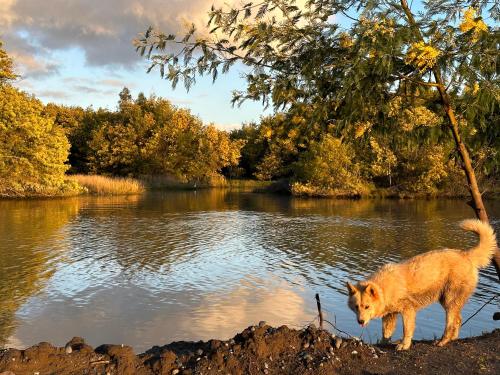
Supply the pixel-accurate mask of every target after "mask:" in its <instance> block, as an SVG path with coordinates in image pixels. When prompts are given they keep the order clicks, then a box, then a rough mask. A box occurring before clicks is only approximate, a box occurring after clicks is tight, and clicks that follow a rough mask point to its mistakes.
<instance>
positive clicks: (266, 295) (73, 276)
mask: <svg viewBox="0 0 500 375" xmlns="http://www.w3.org/2000/svg"><path fill="white" fill-rule="evenodd" d="M487 206H488V209H489V214H490V217H491V218H492V219H493V220H492V223H493V225H494V226H495V227H496V229H497V231H498V229H500V221H499V220H498V218H499V217H500V202H488V204H487ZM472 216H473V212H472V210H471V209H470V208H469V207H468V206H466V205H465V204H464V203H463V202H461V201H458V200H457V201H455V200H441V201H438V200H430V201H424V200H418V201H394V200H360V201H341V200H326V199H325V200H322V199H320V200H314V199H297V198H291V197H286V196H273V195H265V194H252V193H241V192H240V193H238V192H231V191H225V190H202V191H185V192H165V193H151V194H146V195H142V196H128V197H104V198H101V197H77V198H70V199H57V200H25V201H0V239H1V241H0V346H2V345H4V346H10V347H27V346H30V345H32V344H35V343H38V342H40V341H49V342H51V343H53V344H56V345H59V346H63V345H64V344H65V343H66V342H67V341H68V340H69V339H71V337H73V336H82V337H84V338H85V339H86V341H87V342H88V343H89V344H90V345H93V346H96V345H98V344H103V343H115V344H122V343H123V344H128V345H131V346H133V348H134V349H135V350H136V352H141V351H144V350H146V349H148V348H150V347H151V346H153V345H162V344H166V343H169V342H171V341H176V340H195V341H196V340H207V339H211V338H218V339H227V338H229V337H232V336H233V335H234V334H236V333H237V332H240V331H241V330H242V329H244V328H246V327H247V326H249V325H251V324H256V323H258V322H259V321H261V320H265V321H266V322H268V323H269V324H272V325H282V324H286V325H289V326H290V327H294V328H300V327H302V326H305V325H307V324H309V323H310V322H312V321H314V319H315V317H316V302H315V299H314V295H315V293H319V294H320V296H321V300H322V305H323V308H324V310H325V313H326V315H327V319H328V320H329V321H331V322H334V321H336V324H337V326H338V327H339V328H340V329H342V330H344V331H346V332H349V333H350V334H352V335H355V336H360V335H362V337H363V338H364V339H366V340H371V341H375V340H377V339H379V338H380V336H381V333H380V329H381V328H380V321H374V322H371V323H370V325H369V326H368V328H366V329H364V330H362V329H361V328H360V327H359V326H358V324H357V322H356V319H355V315H354V314H353V313H352V312H350V310H348V308H347V305H346V301H347V296H346V295H347V292H346V289H345V282H346V281H348V280H358V279H361V278H362V277H364V276H366V275H368V274H370V273H371V272H373V271H374V270H376V269H377V268H378V267H379V266H380V265H382V264H384V263H386V262H396V261H399V260H401V259H404V258H408V257H410V256H413V255H415V254H418V253H421V252H424V251H427V250H431V249H435V248H442V247H458V248H467V247H470V246H473V245H474V244H475V243H476V241H477V240H476V237H475V235H474V234H471V233H465V232H463V231H462V230H461V229H460V228H459V227H458V223H459V221H460V220H462V219H465V218H470V217H472ZM499 292H500V288H499V283H498V281H497V276H496V273H495V270H494V268H493V267H492V266H490V267H488V268H487V269H485V270H483V271H481V277H480V284H479V286H478V288H477V290H476V293H475V294H474V295H473V297H472V298H471V299H470V301H469V303H468V304H467V305H466V307H465V308H464V310H463V317H464V320H465V319H466V318H467V317H468V316H470V315H471V314H472V313H474V312H475V311H476V310H477V309H478V308H480V307H481V306H482V305H483V304H484V303H485V302H486V301H487V300H488V299H490V298H491V297H492V296H493V295H495V294H497V293H499ZM495 311H500V306H499V303H498V301H494V302H493V303H492V304H490V305H487V306H486V307H485V308H484V309H483V310H482V311H481V312H480V313H479V314H478V315H477V316H476V317H475V318H474V319H472V320H471V321H470V322H469V323H467V324H466V325H465V326H464V327H463V329H462V331H461V336H462V337H464V336H470V335H476V334H480V333H481V332H483V331H491V330H492V329H494V328H499V326H500V324H499V322H495V321H493V320H492V319H491V317H492V314H493V312H495ZM316 323H317V322H316ZM443 327H444V311H443V310H442V308H441V306H439V305H433V306H431V307H430V308H427V309H425V310H422V311H421V312H420V313H419V314H418V315H417V326H416V331H415V338H417V339H419V338H426V339H433V338H434V337H438V336H440V335H441V333H442V331H443ZM327 328H330V327H329V326H327ZM400 334H401V327H400V323H398V330H397V332H396V336H398V337H399V335H400Z"/></svg>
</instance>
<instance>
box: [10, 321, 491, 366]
mask: <svg viewBox="0 0 500 375" xmlns="http://www.w3.org/2000/svg"><path fill="white" fill-rule="evenodd" d="M499 347H500V330H499V329H497V330H495V331H493V332H491V333H487V334H484V335H482V336H479V337H471V338H466V339H461V340H457V341H455V342H452V343H451V344H449V345H447V346H446V347H443V348H438V347H436V346H434V345H432V343H431V342H428V341H417V342H415V343H414V345H413V346H412V348H411V350H409V351H407V352H396V351H394V347H393V346H391V345H386V346H378V345H375V346H372V345H368V344H365V343H363V342H361V341H359V340H357V339H352V338H351V339H345V338H340V337H335V336H333V335H331V334H330V333H328V332H327V331H323V330H319V329H316V328H315V327H314V326H310V327H308V328H305V329H302V330H295V329H289V328H287V327H286V326H282V327H279V328H274V327H271V326H268V325H266V324H265V323H264V322H261V323H260V324H259V325H256V326H251V327H249V328H247V329H245V330H244V331H243V332H241V333H239V334H237V335H236V336H234V338H232V339H230V340H227V341H219V340H210V341H208V342H202V341H199V342H174V343H171V344H168V345H165V346H161V347H160V346H154V347H152V348H151V349H149V350H147V351H146V352H145V353H142V354H139V355H136V354H135V353H134V352H133V350H132V348H131V347H129V346H124V345H101V346H99V347H97V348H96V349H94V348H92V347H90V346H89V345H87V344H85V343H84V341H83V339H81V338H73V339H72V340H71V341H70V342H69V343H68V344H67V345H66V348H58V347H54V346H52V345H51V344H48V343H40V344H38V345H35V346H33V347H30V348H28V349H26V350H17V349H8V350H3V351H0V374H2V375H12V374H15V375H22V374H37V373H38V374H40V375H42V374H49V373H50V374H61V375H62V374H82V373H96V374H120V375H122V374H123V375H128V374H130V375H132V374H138V375H152V374H186V375H187V374H231V375H235V374H332V373H335V374H400V375H405V374H408V375H409V374H454V375H456V374H499V373H500V353H499V352H498V348H499Z"/></svg>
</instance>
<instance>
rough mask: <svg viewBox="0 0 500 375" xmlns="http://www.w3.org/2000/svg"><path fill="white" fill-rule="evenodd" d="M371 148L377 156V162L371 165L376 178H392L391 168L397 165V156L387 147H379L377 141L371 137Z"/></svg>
mask: <svg viewBox="0 0 500 375" xmlns="http://www.w3.org/2000/svg"><path fill="white" fill-rule="evenodd" d="M370 146H371V148H372V151H373V153H374V154H375V160H374V161H373V162H372V163H371V165H370V167H371V171H372V173H373V175H374V176H390V175H391V167H392V168H393V167H394V166H395V165H396V162H397V161H398V159H397V158H396V155H394V153H393V152H392V151H391V150H390V149H388V148H387V147H382V146H380V145H379V143H378V142H377V140H376V139H375V138H373V137H370Z"/></svg>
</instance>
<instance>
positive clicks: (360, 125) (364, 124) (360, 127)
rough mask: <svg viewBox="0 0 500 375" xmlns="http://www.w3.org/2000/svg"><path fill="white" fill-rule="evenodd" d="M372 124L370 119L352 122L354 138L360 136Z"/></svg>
mask: <svg viewBox="0 0 500 375" xmlns="http://www.w3.org/2000/svg"><path fill="white" fill-rule="evenodd" d="M372 126H373V124H372V123H371V122H370V121H358V122H357V123H355V124H354V128H355V130H354V138H361V137H362V136H363V135H364V134H365V133H366V132H367V131H368V130H369V129H370V128H371V127H372Z"/></svg>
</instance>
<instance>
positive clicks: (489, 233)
mask: <svg viewBox="0 0 500 375" xmlns="http://www.w3.org/2000/svg"><path fill="white" fill-rule="evenodd" d="M460 226H461V227H462V228H463V229H465V230H470V231H471V232H476V233H477V234H478V235H479V244H478V245H477V246H476V247H474V248H472V249H470V250H469V251H467V255H468V257H469V259H470V260H471V262H472V263H473V264H474V265H475V266H476V267H477V268H484V267H486V266H488V264H490V261H491V258H492V257H493V254H494V252H495V250H496V248H497V240H496V236H495V231H494V230H493V228H492V227H491V225H489V224H487V223H484V222H482V221H481V220H477V219H469V220H464V221H462V223H461V224H460Z"/></svg>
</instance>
